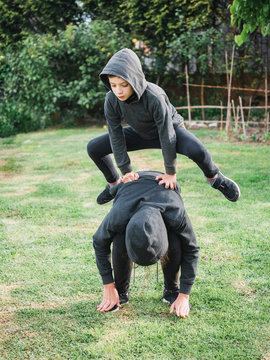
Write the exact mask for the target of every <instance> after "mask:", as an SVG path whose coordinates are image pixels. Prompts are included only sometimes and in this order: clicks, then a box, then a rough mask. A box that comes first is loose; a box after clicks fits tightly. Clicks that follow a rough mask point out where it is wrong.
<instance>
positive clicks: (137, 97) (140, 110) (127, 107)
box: [100, 49, 184, 175]
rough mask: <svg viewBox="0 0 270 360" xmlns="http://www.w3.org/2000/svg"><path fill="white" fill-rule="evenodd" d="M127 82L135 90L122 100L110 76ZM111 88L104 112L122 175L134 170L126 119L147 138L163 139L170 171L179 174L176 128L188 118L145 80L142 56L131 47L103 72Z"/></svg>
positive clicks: (104, 81)
mask: <svg viewBox="0 0 270 360" xmlns="http://www.w3.org/2000/svg"><path fill="white" fill-rule="evenodd" d="M107 75H114V76H118V77H120V78H122V79H124V80H125V81H127V82H128V83H129V84H130V85H131V87H132V89H133V91H134V93H133V95H131V97H130V98H129V99H127V100H126V101H121V100H119V99H118V98H117V96H115V95H114V93H113V92H112V89H111V86H110V83H109V80H108V76H107ZM100 79H101V80H102V81H103V83H104V84H105V86H106V87H107V88H108V89H109V90H110V91H109V92H108V93H107V95H106V99H105V104H104V113H105V118H106V121H107V124H108V131H109V135H110V141H111V146H112V150H113V154H114V157H115V161H116V164H117V166H118V167H119V169H120V170H121V172H122V174H123V175H124V174H126V173H127V172H130V171H132V167H131V165H130V158H129V156H128V154H127V149H126V145H125V139H124V135H123V131H122V125H121V123H122V122H125V123H126V124H128V125H130V126H131V127H132V128H133V129H134V131H135V132H136V133H138V135H140V136H141V137H142V138H143V139H149V140H151V139H155V138H159V140H160V144H161V149H162V153H163V158H164V166H165V170H166V173H167V174H170V175H173V174H175V173H176V135H175V131H174V129H175V128H176V127H178V126H184V125H183V123H184V119H183V118H182V116H181V115H179V114H178V113H177V111H176V109H175V108H174V106H173V105H172V104H171V103H170V101H169V99H168V97H167V95H166V93H165V92H164V90H163V89H162V88H160V87H159V86H157V85H155V84H153V83H150V82H148V81H146V80H145V76H144V73H143V70H142V66H141V63H140V60H139V58H138V56H137V55H136V54H135V52H134V51H132V50H130V49H122V50H120V51H118V52H117V53H116V54H115V55H113V56H112V58H111V59H110V60H109V62H108V63H107V65H106V66H105V68H104V69H103V71H102V72H101V74H100Z"/></svg>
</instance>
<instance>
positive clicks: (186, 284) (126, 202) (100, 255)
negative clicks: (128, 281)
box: [93, 171, 199, 294]
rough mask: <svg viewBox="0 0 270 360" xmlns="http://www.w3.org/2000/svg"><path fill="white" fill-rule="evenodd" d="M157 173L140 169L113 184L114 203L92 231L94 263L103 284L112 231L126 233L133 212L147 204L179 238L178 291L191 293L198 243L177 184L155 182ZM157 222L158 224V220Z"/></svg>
mask: <svg viewBox="0 0 270 360" xmlns="http://www.w3.org/2000/svg"><path fill="white" fill-rule="evenodd" d="M160 174H161V173H160V172H157V171H141V172H139V175H140V178H139V179H138V180H135V181H132V182H129V183H126V184H124V183H120V184H118V185H116V186H114V187H113V188H112V192H113V194H114V195H115V199H114V204H113V207H112V208H111V210H110V212H109V213H108V214H107V216H106V217H105V218H104V220H103V221H102V223H101V225H100V226H99V228H98V230H97V231H96V233H95V234H94V235H93V246H94V249H95V254H96V263H97V267H98V269H99V273H100V275H101V277H102V281H103V284H109V283H112V282H113V276H112V267H111V259H110V255H111V249H110V247H111V243H112V241H113V238H114V236H115V234H117V233H125V230H126V227H127V224H128V222H129V220H130V218H131V217H132V216H133V214H135V213H136V212H137V211H138V210H139V209H141V208H142V207H147V208H148V209H150V210H151V209H154V210H153V211H156V210H157V209H158V210H159V211H160V213H161V215H162V218H163V220H164V223H165V225H166V227H167V229H168V230H172V231H174V232H175V234H176V235H177V236H178V237H179V241H181V247H182V263H181V277H180V292H181V293H184V294H190V291H191V288H192V285H193V283H194V280H195V277H196V272H197V263H198V258H199V246H198V245H197V242H196V237H195V234H194V232H193V229H192V226H191V223H190V220H189V218H188V215H187V213H186V211H185V208H184V204H183V201H182V198H181V196H180V187H179V185H178V188H177V189H176V190H170V189H165V187H164V186H162V185H158V181H157V180H155V178H156V176H157V175H160ZM156 226H157V227H159V224H158V223H157V224H156Z"/></svg>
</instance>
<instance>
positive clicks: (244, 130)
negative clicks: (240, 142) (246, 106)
mask: <svg viewBox="0 0 270 360" xmlns="http://www.w3.org/2000/svg"><path fill="white" fill-rule="evenodd" d="M239 104H240V110H241V118H242V129H243V135H244V138H246V127H245V118H244V111H243V104H242V98H241V96H239Z"/></svg>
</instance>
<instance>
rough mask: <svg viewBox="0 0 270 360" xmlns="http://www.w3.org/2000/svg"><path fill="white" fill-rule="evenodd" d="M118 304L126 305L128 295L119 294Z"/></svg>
mask: <svg viewBox="0 0 270 360" xmlns="http://www.w3.org/2000/svg"><path fill="white" fill-rule="evenodd" d="M119 302H120V305H125V304H128V302H129V293H125V294H120V295H119Z"/></svg>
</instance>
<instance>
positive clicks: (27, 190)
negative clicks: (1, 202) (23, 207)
mask: <svg viewBox="0 0 270 360" xmlns="http://www.w3.org/2000/svg"><path fill="white" fill-rule="evenodd" d="M35 191H37V187H36V186H22V187H21V188H20V189H18V190H17V191H14V192H5V193H3V194H1V196H3V197H13V196H23V195H26V194H30V193H33V192H35Z"/></svg>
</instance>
